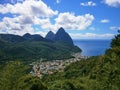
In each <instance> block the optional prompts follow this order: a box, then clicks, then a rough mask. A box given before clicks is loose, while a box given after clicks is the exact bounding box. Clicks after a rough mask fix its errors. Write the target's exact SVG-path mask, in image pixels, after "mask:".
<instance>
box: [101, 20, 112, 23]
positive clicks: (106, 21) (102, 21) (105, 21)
mask: <svg viewBox="0 0 120 90" xmlns="http://www.w3.org/2000/svg"><path fill="white" fill-rule="evenodd" d="M100 22H101V23H108V22H110V20H108V19H103V20H101V21H100Z"/></svg>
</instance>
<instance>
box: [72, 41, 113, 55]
mask: <svg viewBox="0 0 120 90" xmlns="http://www.w3.org/2000/svg"><path fill="white" fill-rule="evenodd" d="M110 43H111V40H74V44H75V45H76V46H78V47H79V48H81V49H82V55H84V56H97V55H103V54H104V53H105V50H106V49H108V48H110Z"/></svg>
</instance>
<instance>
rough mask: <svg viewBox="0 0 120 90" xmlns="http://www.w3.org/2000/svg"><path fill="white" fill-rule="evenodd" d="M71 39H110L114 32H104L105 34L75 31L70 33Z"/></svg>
mask: <svg viewBox="0 0 120 90" xmlns="http://www.w3.org/2000/svg"><path fill="white" fill-rule="evenodd" d="M70 35H71V36H72V38H73V39H112V38H113V37H114V34H110V33H106V34H95V33H85V34H81V33H76V34H73V33H71V34H70Z"/></svg>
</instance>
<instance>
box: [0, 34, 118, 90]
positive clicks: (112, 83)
mask: <svg viewBox="0 0 120 90" xmlns="http://www.w3.org/2000/svg"><path fill="white" fill-rule="evenodd" d="M119 42H120V34H118V35H116V37H115V38H114V39H113V40H112V42H111V48H110V49H108V50H106V53H105V55H103V56H96V57H90V58H88V59H83V60H81V61H78V62H75V63H71V64H70V65H69V66H67V67H66V68H65V69H64V71H63V72H58V73H54V74H51V75H44V77H43V78H42V79H40V78H37V77H34V76H31V75H29V74H28V73H29V72H30V70H31V68H30V67H29V66H28V64H26V63H25V62H19V61H15V62H9V63H6V64H5V65H0V68H1V69H0V90H120V43H119ZM55 44H57V43H55ZM61 47H62V48H63V46H61ZM74 50H75V49H74Z"/></svg>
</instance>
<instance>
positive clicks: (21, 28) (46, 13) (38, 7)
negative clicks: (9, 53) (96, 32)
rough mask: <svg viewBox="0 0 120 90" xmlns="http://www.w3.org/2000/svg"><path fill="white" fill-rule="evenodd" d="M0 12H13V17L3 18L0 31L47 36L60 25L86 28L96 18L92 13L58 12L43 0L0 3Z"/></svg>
mask: <svg viewBox="0 0 120 90" xmlns="http://www.w3.org/2000/svg"><path fill="white" fill-rule="evenodd" d="M0 13H2V14H6V13H11V14H13V17H3V18H2V21H1V22H0V32H6V33H11V34H18V35H23V34H25V33H31V34H41V35H43V36H45V34H46V33H47V31H48V30H52V31H53V32H56V30H58V29H59V28H60V27H63V28H64V29H68V30H85V29H87V28H88V27H89V26H90V25H91V24H92V22H93V20H94V16H93V15H91V14H85V15H78V16H76V15H75V14H73V13H69V12H65V13H59V14H58V11H54V10H52V9H51V8H50V7H48V6H47V5H46V4H45V3H44V2H42V0H26V1H24V2H23V3H17V4H15V5H12V4H7V5H0ZM55 15H56V16H57V17H56V18H54V24H53V23H52V22H51V17H52V16H55ZM52 19H53V18H52ZM34 25H39V26H40V28H39V27H36V28H33V26H34ZM4 30H5V31H4Z"/></svg>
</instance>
